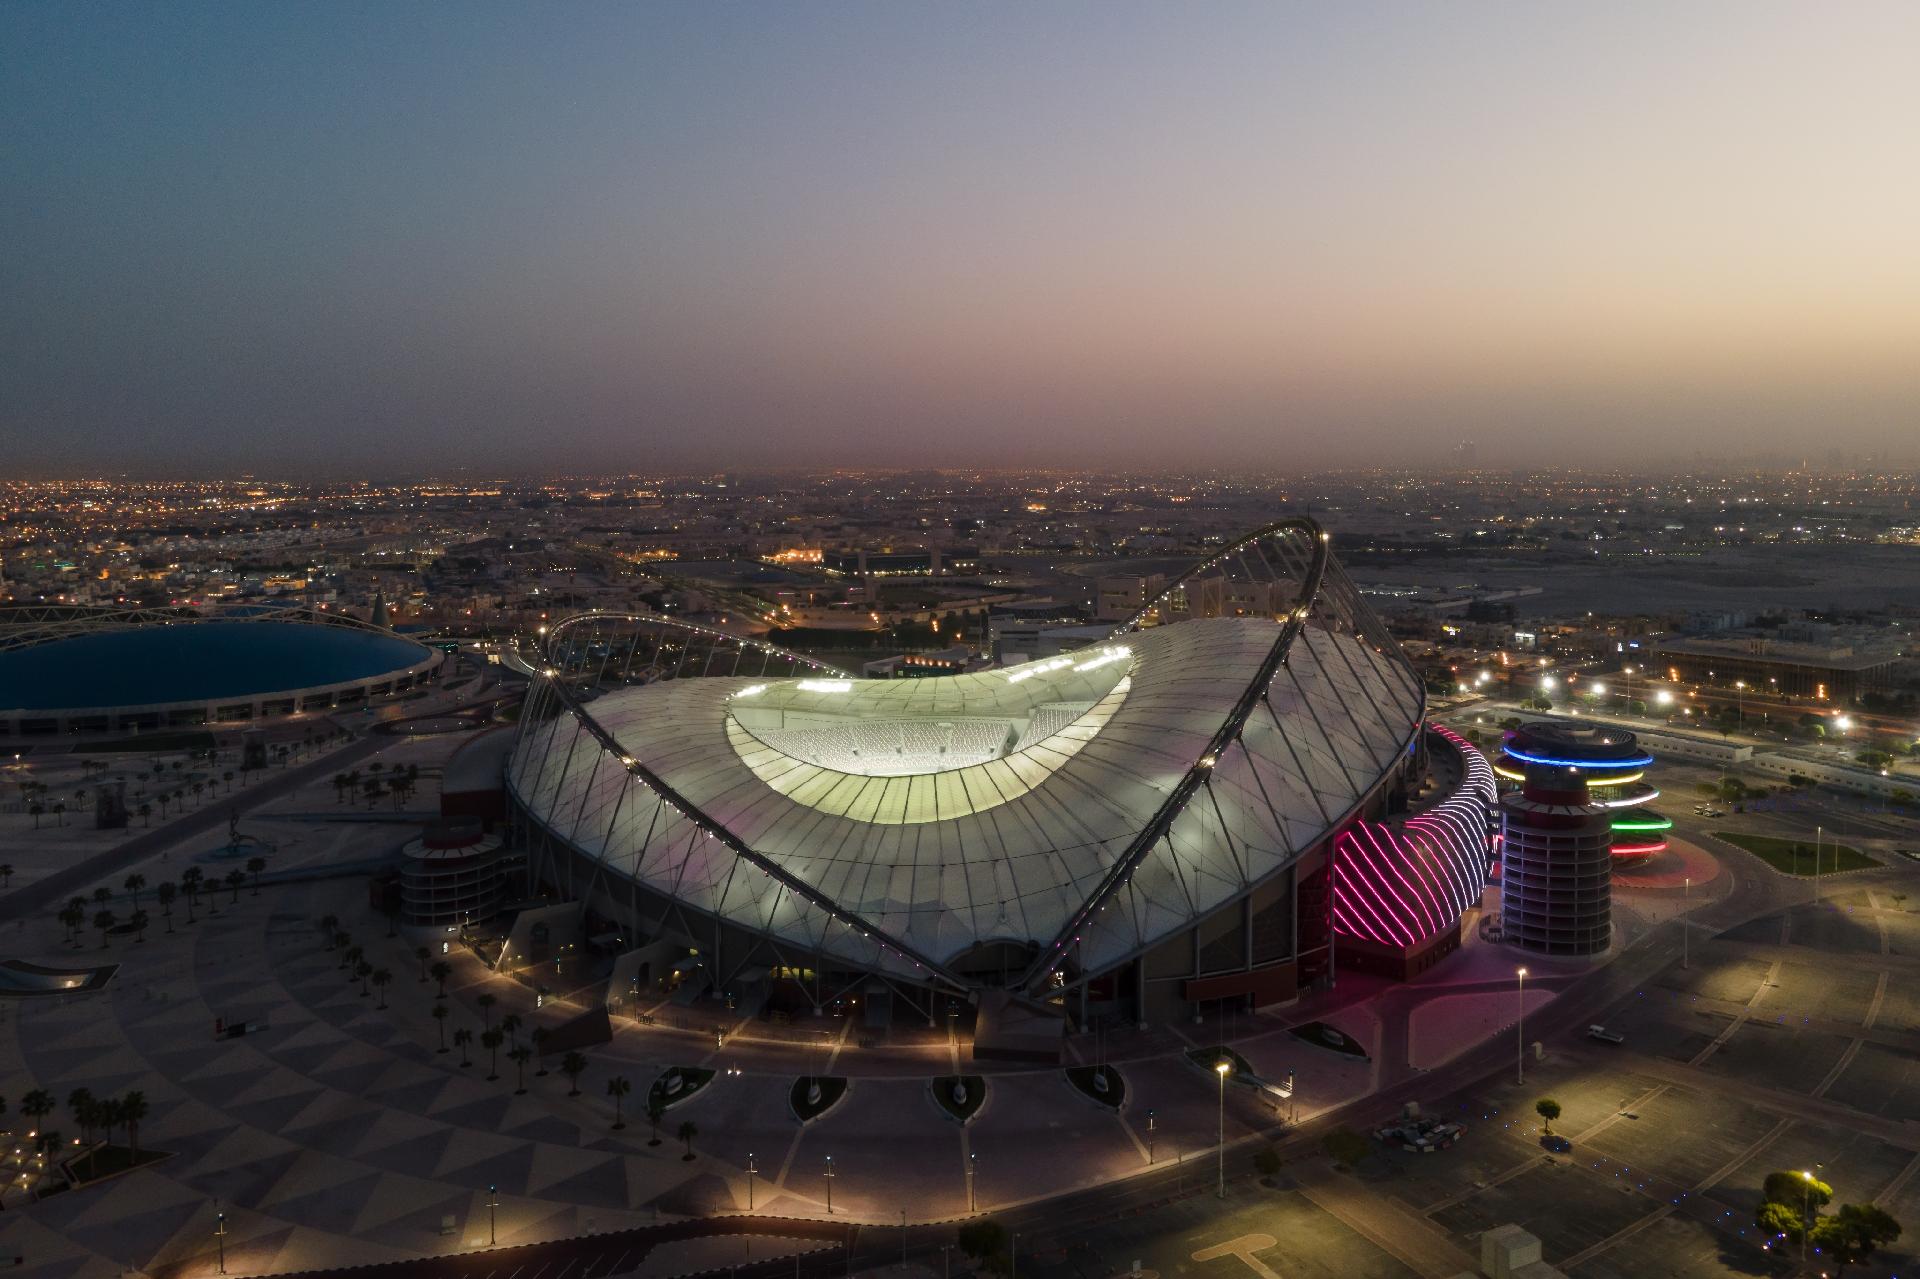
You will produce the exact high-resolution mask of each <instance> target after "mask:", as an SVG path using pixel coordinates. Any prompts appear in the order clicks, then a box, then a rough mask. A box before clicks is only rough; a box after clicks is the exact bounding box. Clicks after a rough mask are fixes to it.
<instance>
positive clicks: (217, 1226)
mask: <svg viewBox="0 0 1920 1279" xmlns="http://www.w3.org/2000/svg"><path fill="white" fill-rule="evenodd" d="M213 1239H214V1242H215V1243H216V1244H218V1245H219V1248H220V1273H221V1274H223V1275H224V1274H225V1273H227V1214H226V1213H224V1212H216V1213H214V1214H213Z"/></svg>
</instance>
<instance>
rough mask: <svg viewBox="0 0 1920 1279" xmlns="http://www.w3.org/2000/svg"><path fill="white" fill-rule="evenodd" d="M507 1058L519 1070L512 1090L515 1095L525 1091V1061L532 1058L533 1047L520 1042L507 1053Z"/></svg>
mask: <svg viewBox="0 0 1920 1279" xmlns="http://www.w3.org/2000/svg"><path fill="white" fill-rule="evenodd" d="M507 1059H508V1060H509V1061H511V1062H512V1063H513V1064H514V1066H515V1067H516V1068H517V1069H518V1071H519V1073H518V1075H517V1076H516V1078H515V1087H514V1090H513V1091H514V1093H515V1095H519V1094H521V1093H524V1092H526V1091H527V1063H528V1062H529V1061H532V1060H533V1049H531V1048H529V1047H527V1046H526V1045H525V1044H521V1045H519V1046H518V1047H516V1048H514V1049H513V1050H512V1051H511V1052H509V1053H508V1054H507Z"/></svg>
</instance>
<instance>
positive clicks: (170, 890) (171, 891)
mask: <svg viewBox="0 0 1920 1279" xmlns="http://www.w3.org/2000/svg"><path fill="white" fill-rule="evenodd" d="M153 895H154V897H155V899H157V900H158V901H159V903H160V913H161V914H162V915H164V916H166V920H167V931H168V932H172V931H173V899H174V898H176V897H178V896H179V895H180V890H179V889H177V888H175V887H174V886H173V881H172V880H170V879H163V880H161V881H160V883H159V885H158V886H157V887H156V888H155V889H154V890H153Z"/></svg>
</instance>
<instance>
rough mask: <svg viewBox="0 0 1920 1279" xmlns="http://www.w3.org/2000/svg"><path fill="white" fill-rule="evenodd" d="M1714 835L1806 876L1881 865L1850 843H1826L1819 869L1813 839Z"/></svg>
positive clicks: (1821, 851) (1775, 867)
mask: <svg viewBox="0 0 1920 1279" xmlns="http://www.w3.org/2000/svg"><path fill="white" fill-rule="evenodd" d="M1713 837H1714V838H1715V839H1722V840H1725V841H1726V842H1727V843H1729V844H1732V845H1733V846H1734V847H1735V848H1744V849H1746V850H1747V851H1748V852H1750V853H1752V854H1753V855H1754V856H1755V857H1758V858H1760V859H1761V860H1762V861H1764V862H1766V864H1767V865H1769V866H1771V867H1773V868H1774V869H1775V870H1777V871H1784V872H1785V873H1786V874H1789V875H1804V876H1807V877H1809V878H1811V877H1812V876H1813V875H1814V874H1816V873H1817V874H1821V875H1831V874H1833V873H1834V872H1835V871H1841V870H1863V869H1865V868H1866V867H1868V866H1878V865H1879V864H1880V863H1879V862H1877V861H1875V860H1874V859H1873V858H1871V857H1869V856H1867V855H1866V854H1865V853H1863V852H1861V851H1860V850H1859V849H1857V848H1853V847H1851V846H1849V845H1846V844H1832V843H1822V844H1821V845H1820V867H1819V870H1818V871H1817V872H1816V871H1815V869H1814V864H1813V863H1814V847H1813V841H1812V840H1799V839H1775V838H1774V837H1773V836H1771V835H1741V834H1736V833H1734V832H1732V831H1723V830H1722V831H1715V832H1714V833H1713Z"/></svg>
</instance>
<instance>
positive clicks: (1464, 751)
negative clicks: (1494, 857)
mask: <svg viewBox="0 0 1920 1279" xmlns="http://www.w3.org/2000/svg"><path fill="white" fill-rule="evenodd" d="M1427 731H1428V732H1431V733H1434V734H1436V735H1437V736H1439V737H1441V738H1443V739H1445V740H1446V741H1447V743H1448V744H1449V745H1451V746H1453V748H1454V749H1455V750H1457V751H1458V752H1459V754H1460V758H1461V761H1462V765H1463V767H1462V777H1461V782H1460V787H1459V789H1458V790H1456V791H1455V792H1454V793H1453V794H1452V795H1450V796H1448V797H1447V798H1446V799H1444V800H1442V801H1441V802H1440V803H1439V804H1436V805H1435V806H1434V807H1432V808H1429V809H1428V810H1427V811H1425V812H1423V813H1421V814H1420V815H1419V816H1417V817H1413V818H1409V819H1408V820H1407V821H1406V822H1404V823H1401V824H1398V825H1388V824H1385V823H1380V822H1356V823H1355V824H1354V825H1353V826H1351V827H1349V828H1348V829H1347V830H1345V831H1343V832H1341V834H1340V836H1339V838H1338V839H1337V840H1336V841H1335V844H1334V865H1333V871H1334V874H1333V883H1334V893H1333V924H1334V930H1335V931H1336V932H1339V933H1343V934H1345V935H1347V936H1349V937H1358V938H1363V939H1365V940H1367V941H1372V942H1377V943H1379V944H1381V945H1384V946H1395V947H1407V946H1415V945H1418V944H1419V943H1420V942H1422V941H1424V940H1425V939H1427V938H1429V937H1432V936H1434V935H1435V934H1437V933H1439V932H1441V931H1443V930H1444V929H1446V928H1448V927H1450V926H1451V925H1452V924H1453V922H1454V921H1455V920H1457V919H1459V918H1460V915H1461V912H1463V911H1464V910H1466V908H1467V907H1468V906H1470V905H1472V904H1473V903H1474V902H1475V901H1477V900H1479V897H1480V889H1481V886H1482V885H1483V884H1485V882H1486V878H1487V854H1488V841H1487V833H1486V831H1487V814H1488V813H1489V811H1491V807H1492V805H1493V803H1494V796H1495V793H1496V792H1495V787H1494V779H1493V769H1492V767H1491V766H1489V765H1488V763H1487V761H1486V758H1485V757H1484V756H1482V755H1481V754H1480V752H1479V751H1477V750H1475V749H1474V748H1473V746H1472V745H1471V744H1470V743H1469V742H1468V741H1467V740H1466V739H1465V738H1463V737H1461V736H1460V735H1459V734H1458V733H1455V732H1452V731H1451V730H1449V729H1445V728H1442V727H1440V726H1439V725H1437V724H1430V725H1428V726H1427Z"/></svg>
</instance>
